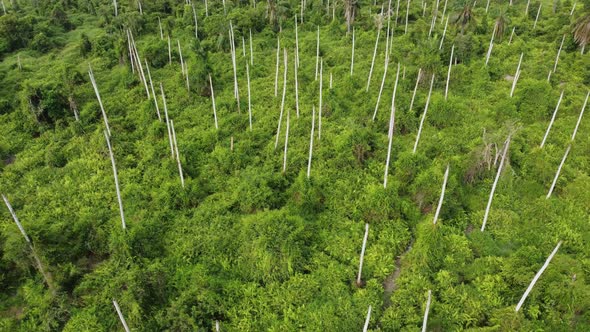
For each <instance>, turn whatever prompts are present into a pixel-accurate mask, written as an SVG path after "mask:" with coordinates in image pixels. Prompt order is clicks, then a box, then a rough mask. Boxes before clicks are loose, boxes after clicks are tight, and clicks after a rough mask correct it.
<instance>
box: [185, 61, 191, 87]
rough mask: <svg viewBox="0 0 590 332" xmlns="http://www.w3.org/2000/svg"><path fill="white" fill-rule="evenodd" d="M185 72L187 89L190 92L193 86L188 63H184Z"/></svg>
mask: <svg viewBox="0 0 590 332" xmlns="http://www.w3.org/2000/svg"><path fill="white" fill-rule="evenodd" d="M184 73H185V76H184V77H185V78H186V91H188V92H190V91H191V87H190V84H189V81H188V63H185V64H184Z"/></svg>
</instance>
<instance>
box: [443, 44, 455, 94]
mask: <svg viewBox="0 0 590 332" xmlns="http://www.w3.org/2000/svg"><path fill="white" fill-rule="evenodd" d="M454 52H455V45H454V44H453V46H452V47H451V58H450V59H449V71H448V72H447V86H446V87H445V100H447V95H448V94H449V81H450V80H451V67H452V66H453V53H454Z"/></svg>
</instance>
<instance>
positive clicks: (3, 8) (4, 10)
mask: <svg viewBox="0 0 590 332" xmlns="http://www.w3.org/2000/svg"><path fill="white" fill-rule="evenodd" d="M1 3H2V11H3V12H4V15H6V6H4V1H1Z"/></svg>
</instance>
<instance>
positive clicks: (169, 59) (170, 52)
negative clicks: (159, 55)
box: [167, 35, 172, 65]
mask: <svg viewBox="0 0 590 332" xmlns="http://www.w3.org/2000/svg"><path fill="white" fill-rule="evenodd" d="M167 37H168V64H170V65H172V47H171V46H170V35H167Z"/></svg>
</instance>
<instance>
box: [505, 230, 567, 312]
mask: <svg viewBox="0 0 590 332" xmlns="http://www.w3.org/2000/svg"><path fill="white" fill-rule="evenodd" d="M561 243H562V241H559V242H558V243H557V245H556V246H555V249H553V251H552V252H551V255H549V257H547V260H546V261H545V264H543V266H541V269H540V270H539V272H537V274H535V277H534V278H533V280H532V281H531V283H530V284H529V287H527V289H526V291H525V292H524V294H522V297H521V298H520V301H518V304H517V305H516V308H515V309H514V311H515V312H518V310H520V308H521V307H522V305H523V304H524V301H525V300H526V298H527V296H529V293H530V292H531V290H532V289H533V287H534V286H535V283H536V282H537V280H539V277H541V274H543V272H544V271H545V269H547V266H549V263H550V262H551V260H552V259H553V256H555V254H556V253H557V250H559V247H560V246H561Z"/></svg>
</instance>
